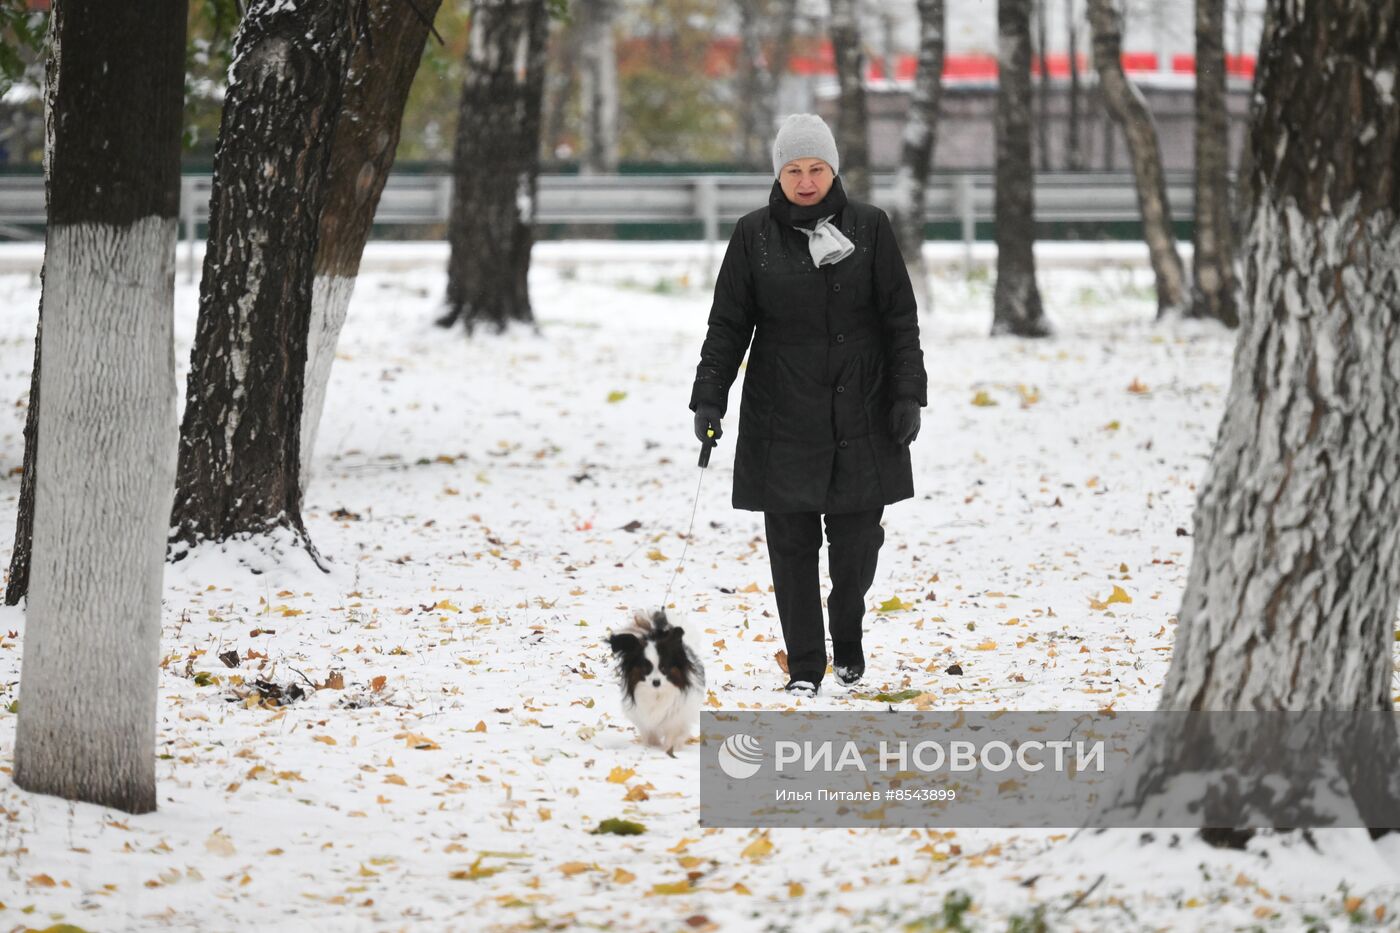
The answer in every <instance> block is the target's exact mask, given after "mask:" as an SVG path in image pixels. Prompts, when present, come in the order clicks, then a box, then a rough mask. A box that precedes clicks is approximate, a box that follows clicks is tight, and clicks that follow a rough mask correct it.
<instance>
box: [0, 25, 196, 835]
mask: <svg viewBox="0 0 1400 933" xmlns="http://www.w3.org/2000/svg"><path fill="white" fill-rule="evenodd" d="M187 15H188V9H187V3H186V0H152V3H149V4H141V5H137V4H126V3H110V4H108V3H88V4H81V3H80V4H75V5H71V6H70V5H69V4H66V3H60V4H57V5H55V8H54V10H53V12H52V20H51V22H50V33H49V39H50V48H51V52H50V57H49V61H48V96H47V98H46V109H47V111H48V112H47V119H46V123H47V128H48V133H47V140H46V146H45V149H46V155H45V167H46V176H47V191H48V227H47V230H46V232H45V246H44V278H45V282H46V288H45V290H44V295H43V311H42V317H43V321H44V335H43V343H42V346H41V348H40V354H41V356H42V359H41V360H40V361H39V362H40V363H41V364H42V365H41V366H40V368H39V375H40V383H41V386H40V387H41V392H40V394H39V396H38V397H37V398H33V399H31V405H35V406H36V410H37V403H38V402H39V401H40V400H42V403H43V409H42V411H37V417H38V419H39V424H40V426H41V427H42V430H40V431H38V432H37V435H35V434H31V435H30V438H31V439H32V440H33V441H35V444H36V452H35V457H34V459H33V461H32V463H33V469H32V470H31V471H27V473H26V479H27V480H30V482H31V483H32V484H33V485H32V487H31V488H32V489H33V495H34V503H33V513H32V519H33V541H32V545H33V561H32V567H31V568H30V579H29V584H30V586H29V594H28V609H27V612H26V617H25V623H26V626H25V633H24V657H23V664H22V668H21V674H20V708H19V720H18V723H17V725H16V731H15V765H14V780H15V784H17V785H18V786H20V787H22V788H24V789H26V790H30V791H34V792H37V793H45V794H55V795H57V796H60V797H64V798H66V799H68V800H80V801H86V802H90V803H96V804H101V805H103V806H108V807H115V808H117V809H120V810H125V811H127V812H131V813H145V812H148V811H150V810H154V809H155V806H156V794H155V738H156V702H157V675H158V673H159V660H160V622H161V620H160V606H161V589H162V578H163V574H164V569H165V561H164V555H165V533H166V529H167V527H168V525H167V522H168V519H169V516H170V511H169V510H170V501H171V495H172V492H173V489H174V469H175V444H176V421H175V418H176V413H175V398H176V393H175V357H174V349H173V346H174V345H173V342H172V341H173V329H174V291H175V235H176V223H177V221H176V217H177V215H178V214H179V207H180V131H181V125H182V107H183V98H184V64H185V23H186V18H187ZM40 476H42V478H43V480H42V482H39V481H38V478H39V477H40Z"/></svg>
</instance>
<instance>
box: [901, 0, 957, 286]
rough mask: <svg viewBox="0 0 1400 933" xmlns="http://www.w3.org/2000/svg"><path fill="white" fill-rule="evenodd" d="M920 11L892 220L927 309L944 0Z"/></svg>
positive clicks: (921, 4) (930, 0) (932, 0)
mask: <svg viewBox="0 0 1400 933" xmlns="http://www.w3.org/2000/svg"><path fill="white" fill-rule="evenodd" d="M917 2H918V10H919V64H918V71H917V73H916V74H915V76H914V91H913V94H912V95H911V96H910V99H909V117H908V120H907V122H906V123H905V124H904V140H903V147H902V152H901V158H900V163H899V173H898V175H897V176H896V178H895V197H894V210H893V211H891V213H892V215H893V220H894V229H895V233H896V235H897V237H898V239H899V244H900V252H901V253H903V254H904V261H905V263H906V264H907V265H908V266H909V277H910V278H911V279H912V280H913V281H914V292H915V294H916V295H917V296H918V299H919V306H920V307H921V308H922V309H924V310H926V311H927V310H930V309H932V307H933V295H932V292H931V291H930V289H929V284H928V268H927V266H926V264H925V262H924V252H923V244H924V209H925V205H926V204H927V194H928V172H929V168H930V167H931V166H932V165H933V151H934V146H935V144H936V143H937V140H938V135H937V130H938V114H939V108H940V107H941V105H942V96H943V49H944V42H943V30H944V23H945V15H944V9H943V0H917Z"/></svg>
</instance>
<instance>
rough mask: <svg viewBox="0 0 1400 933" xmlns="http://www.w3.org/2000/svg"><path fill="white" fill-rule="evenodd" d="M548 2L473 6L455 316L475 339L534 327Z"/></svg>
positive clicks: (450, 283)
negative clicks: (481, 328) (488, 329)
mask: <svg viewBox="0 0 1400 933" xmlns="http://www.w3.org/2000/svg"><path fill="white" fill-rule="evenodd" d="M548 28H549V16H548V10H547V7H546V4H545V0H474V2H473V3H472V22H471V37H470V40H469V42H468V45H467V77H466V81H465V83H464V85H463V88H462V104H461V110H460V112H459V115H458V122H457V145H456V150H455V153H454V155H453V159H452V177H453V193H452V207H451V216H450V219H449V220H448V228H447V239H448V243H449V245H450V247H451V255H450V257H449V259H448V264H447V313H446V314H445V315H444V316H443V317H442V318H440V319H439V320H438V324H440V325H441V326H443V327H450V326H452V325H453V324H455V323H456V322H457V321H462V322H463V323H464V324H465V325H466V330H467V333H468V334H470V333H471V332H472V331H473V330H474V328H475V327H476V326H477V325H478V324H482V323H486V324H490V325H491V326H492V328H493V329H494V330H495V331H496V332H501V331H504V330H505V328H506V326H507V324H508V323H510V322H511V321H518V322H522V323H531V324H532V323H533V321H534V314H533V312H532V311H531V309H530V289H529V286H528V281H527V279H528V276H529V272H530V250H531V247H532V246H533V245H534V224H535V195H536V187H537V179H538V177H539V170H540V142H539V137H540V109H541V95H542V91H543V88H544V66H545V55H544V52H545V37H546V35H547V32H548Z"/></svg>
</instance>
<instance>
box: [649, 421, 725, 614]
mask: <svg viewBox="0 0 1400 933" xmlns="http://www.w3.org/2000/svg"><path fill="white" fill-rule="evenodd" d="M715 443H716V441H715V426H714V425H712V424H710V423H709V422H708V421H707V422H706V423H705V440H704V441H702V442H701V444H700V480H699V482H697V483H696V484H695V502H694V503H693V504H692V505H691V506H690V524H689V525H687V526H686V528H685V544H684V545H682V546H681V557H680V560H678V561H677V562H676V569H675V570H673V571H671V582H670V583H667V584H666V595H665V596H663V597H661V609H662V611H663V612H664V611H665V609H666V602H667V601H668V600H669V599H670V598H671V584H672V583H675V582H676V574H678V573H680V572H681V567H682V566H684V565H685V553H686V551H688V550H690V531H691V529H692V528H694V527H695V510H696V509H697V508H698V507H699V506H700V486H701V485H702V484H703V483H704V482H705V468H706V467H708V466H709V465H710V451H712V450H714V449H715Z"/></svg>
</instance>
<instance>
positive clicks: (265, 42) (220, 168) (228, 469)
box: [171, 0, 360, 559]
mask: <svg viewBox="0 0 1400 933" xmlns="http://www.w3.org/2000/svg"><path fill="white" fill-rule="evenodd" d="M359 9H360V5H359V3H358V0H335V2H330V3H323V4H306V5H303V6H300V7H292V6H290V5H288V4H286V3H284V2H282V0H257V2H255V3H253V4H252V6H250V7H249V9H248V11H247V13H246V14H245V16H244V18H243V24H242V26H241V27H240V28H239V31H238V36H237V39H236V40H235V48H234V62H233V65H232V68H231V71H232V79H231V80H230V82H229V88H228V92H227V96H226V97H225V100H224V114H223V123H222V126H221V127H220V130H219V144H218V149H217V150H216V152H215V155H214V183H213V191H212V193H211V196H210V202H209V211H210V217H209V247H208V249H207V251H206V253H205V259H204V277H203V279H202V281H201V282H200V294H199V321H198V324H197V325H196V329H195V340H194V350H193V353H192V354H191V360H190V375H189V384H188V385H189V388H188V391H187V392H186V402H185V416H184V421H183V423H182V424H181V429H180V466H179V473H178V476H177V487H176V495H175V509H174V514H173V516H172V520H171V524H172V525H173V526H174V529H173V537H174V541H175V542H178V543H180V544H183V545H184V548H183V549H180V550H177V552H176V559H178V558H179V557H181V556H183V555H184V553H185V551H186V550H188V548H189V547H192V546H194V545H195V544H196V543H197V542H199V541H200V540H205V539H207V540H213V541H222V540H225V539H227V538H230V537H233V536H235V535H249V534H262V533H265V532H268V531H271V530H272V529H274V528H279V527H280V528H287V529H290V530H291V532H292V534H293V536H294V538H295V539H296V540H298V541H299V542H300V543H302V544H304V545H305V546H306V547H307V548H308V550H310V552H311V554H312V556H313V557H315V556H316V555H315V550H314V549H313V548H312V547H311V541H310V538H309V537H308V536H307V534H306V528H305V526H304V525H303V524H302V519H301V477H300V472H301V443H302V411H303V407H304V401H305V399H304V389H305V385H306V370H307V348H308V342H309V339H310V325H311V316H312V315H311V307H312V294H313V280H314V278H315V271H316V259H317V242H318V238H319V233H320V224H321V209H322V206H323V205H324V204H325V201H326V195H327V190H328V185H327V183H326V173H327V168H328V166H329V159H330V154H331V144H332V140H333V139H334V138H335V129H336V122H337V118H338V115H339V112H340V107H341V100H342V93H343V87H344V83H345V73H346V66H347V64H348V59H349V53H350V49H351V47H352V45H353V44H354V38H355V35H356V33H357V31H358V25H359V24H358V23H357V18H358V13H359ZM328 255H329V254H328Z"/></svg>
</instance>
